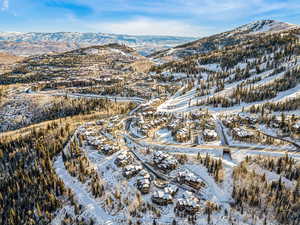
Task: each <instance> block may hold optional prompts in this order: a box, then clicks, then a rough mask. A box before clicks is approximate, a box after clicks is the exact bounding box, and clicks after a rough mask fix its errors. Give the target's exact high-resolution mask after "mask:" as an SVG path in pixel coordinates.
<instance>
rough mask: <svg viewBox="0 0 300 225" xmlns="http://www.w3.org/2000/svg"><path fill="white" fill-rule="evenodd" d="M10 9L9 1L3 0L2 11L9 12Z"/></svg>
mask: <svg viewBox="0 0 300 225" xmlns="http://www.w3.org/2000/svg"><path fill="white" fill-rule="evenodd" d="M8 7H9V3H8V0H2V7H1V10H3V11H5V10H8Z"/></svg>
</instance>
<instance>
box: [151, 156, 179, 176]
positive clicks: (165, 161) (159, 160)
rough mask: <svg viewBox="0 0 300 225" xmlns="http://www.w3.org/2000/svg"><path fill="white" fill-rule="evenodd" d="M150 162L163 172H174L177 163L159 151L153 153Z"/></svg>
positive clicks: (171, 157)
mask: <svg viewBox="0 0 300 225" xmlns="http://www.w3.org/2000/svg"><path fill="white" fill-rule="evenodd" d="M152 161H153V164H154V166H155V167H156V168H158V169H160V170H162V171H164V172H169V171H171V170H174V169H176V167H177V165H178V161H177V160H176V159H175V158H174V157H173V156H171V155H169V154H167V153H164V152H161V151H155V152H154V153H153V156H152Z"/></svg>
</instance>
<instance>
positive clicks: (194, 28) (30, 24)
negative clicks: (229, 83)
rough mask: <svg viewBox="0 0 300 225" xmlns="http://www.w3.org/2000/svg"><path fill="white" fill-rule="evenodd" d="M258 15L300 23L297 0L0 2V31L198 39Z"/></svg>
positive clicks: (257, 17) (63, 0) (256, 18)
mask: <svg viewBox="0 0 300 225" xmlns="http://www.w3.org/2000/svg"><path fill="white" fill-rule="evenodd" d="M259 19H275V20H279V21H284V22H289V23H294V24H300V0H286V1H283V0H0V31H19V32H30V31H40V32H55V31H78V32H105V33H119V34H137V35H155V34H157V35H176V36H195V37H202V36H207V35H210V34H213V33H218V32H221V31H226V30H228V29H231V28H233V27H236V26H239V25H242V24H245V23H249V22H252V21H255V20H259Z"/></svg>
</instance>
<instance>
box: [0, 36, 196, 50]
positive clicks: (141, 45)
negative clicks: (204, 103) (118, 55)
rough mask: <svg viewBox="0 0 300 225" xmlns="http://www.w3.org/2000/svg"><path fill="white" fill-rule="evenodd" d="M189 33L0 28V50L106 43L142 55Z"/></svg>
mask: <svg viewBox="0 0 300 225" xmlns="http://www.w3.org/2000/svg"><path fill="white" fill-rule="evenodd" d="M195 39H196V38H191V37H172V36H134V35H119V34H105V33H79V32H54V33H41V32H29V33H20V32H0V51H3V52H8V53H11V54H16V55H35V54H44V53H51V52H64V51H69V50H73V49H76V48H80V47H88V46H92V45H104V44H110V43H118V44H125V45H128V46H130V47H134V48H136V49H137V51H139V52H140V53H141V54H143V55H147V54H149V53H151V52H153V51H157V50H158V49H166V48H170V47H174V46H176V45H180V44H183V43H186V42H190V41H193V40H195Z"/></svg>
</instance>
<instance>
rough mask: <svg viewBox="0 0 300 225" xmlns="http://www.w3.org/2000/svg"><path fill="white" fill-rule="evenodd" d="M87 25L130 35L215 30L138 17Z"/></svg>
mask: <svg viewBox="0 0 300 225" xmlns="http://www.w3.org/2000/svg"><path fill="white" fill-rule="evenodd" d="M87 27H89V28H90V29H92V30H94V31H97V32H105V33H115V34H129V35H171V36H172V35H175V36H194V37H200V36H206V35H208V34H211V33H212V32H214V30H211V29H210V28H208V27H201V26H197V25H192V24H189V23H186V22H182V21H177V20H157V19H149V18H144V17H140V18H136V19H132V20H129V21H120V22H105V23H95V24H88V25H87Z"/></svg>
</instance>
